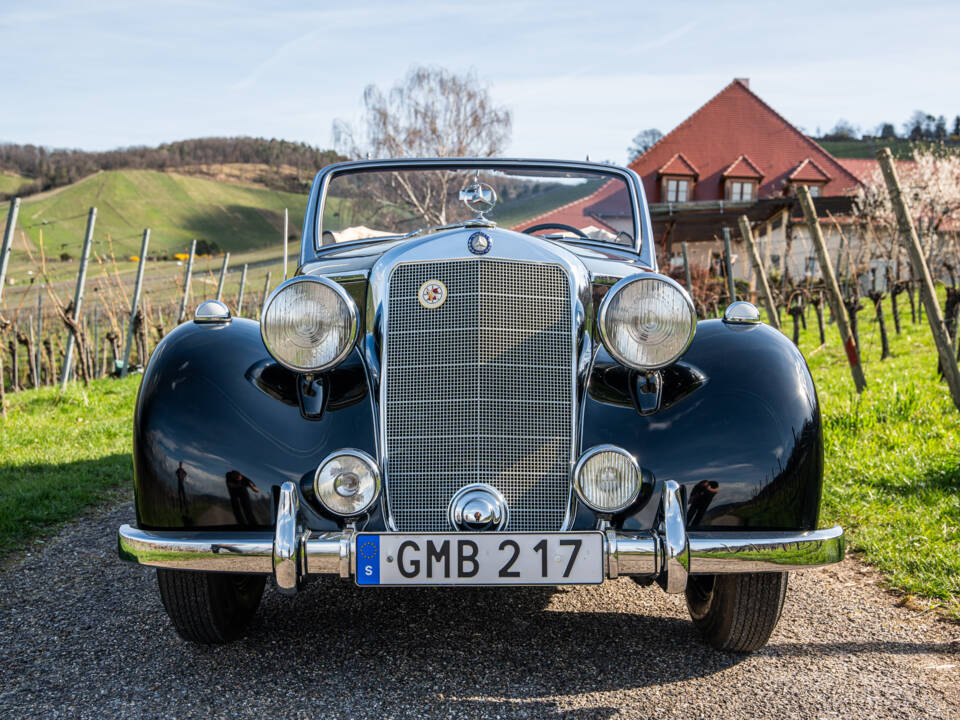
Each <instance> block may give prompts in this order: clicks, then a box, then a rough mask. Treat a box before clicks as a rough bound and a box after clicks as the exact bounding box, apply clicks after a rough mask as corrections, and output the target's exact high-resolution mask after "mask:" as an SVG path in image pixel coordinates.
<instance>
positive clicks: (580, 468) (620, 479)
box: [573, 445, 642, 513]
mask: <svg viewBox="0 0 960 720" xmlns="http://www.w3.org/2000/svg"><path fill="white" fill-rule="evenodd" d="M641 482H642V477H641V474H640V465H638V464H637V461H636V460H635V459H634V457H633V456H632V455H631V454H630V453H628V452H627V451H626V450H624V449H623V448H618V447H616V446H614V445H598V446H596V447H593V448H590V449H589V450H587V452H585V453H584V454H583V455H582V456H581V457H580V461H579V462H578V463H577V467H576V469H575V470H574V475H573V486H574V489H575V490H576V491H577V495H578V496H579V497H580V499H581V500H582V501H583V502H584V504H585V505H587V506H588V507H590V508H592V509H593V510H596V511H597V512H605V513H612V512H619V511H621V510H624V509H626V508H627V507H629V506H630V505H632V504H633V502H634V501H635V500H636V499H637V496H638V495H639V494H640V484H641Z"/></svg>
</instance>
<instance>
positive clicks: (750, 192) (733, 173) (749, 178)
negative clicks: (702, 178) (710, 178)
mask: <svg viewBox="0 0 960 720" xmlns="http://www.w3.org/2000/svg"><path fill="white" fill-rule="evenodd" d="M721 177H722V178H723V196H724V197H725V198H726V199H727V200H730V201H731V202H752V201H753V200H756V199H757V198H758V196H759V189H760V181H761V180H763V173H762V172H761V171H760V168H759V167H758V166H757V164H756V163H755V162H753V161H752V160H751V159H750V158H748V157H747V156H746V155H741V156H740V157H738V158H737V159H736V160H734V161H733V162H732V163H731V164H730V165H729V166H728V167H727V169H726V170H724V171H723V173H722V174H721Z"/></svg>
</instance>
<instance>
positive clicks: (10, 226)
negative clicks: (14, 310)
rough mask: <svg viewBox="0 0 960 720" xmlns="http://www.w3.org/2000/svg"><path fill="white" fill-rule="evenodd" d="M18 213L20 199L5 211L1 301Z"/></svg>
mask: <svg viewBox="0 0 960 720" xmlns="http://www.w3.org/2000/svg"><path fill="white" fill-rule="evenodd" d="M19 213H20V198H14V199H13V200H11V201H10V209H9V210H8V211H7V229H6V230H4V232H3V245H2V246H0V300H3V286H4V285H6V282H7V263H8V262H10V250H12V249H13V231H14V229H15V228H16V226H17V215H18V214H19Z"/></svg>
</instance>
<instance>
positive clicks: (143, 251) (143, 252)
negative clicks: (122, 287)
mask: <svg viewBox="0 0 960 720" xmlns="http://www.w3.org/2000/svg"><path fill="white" fill-rule="evenodd" d="M149 244H150V228H147V229H146V230H144V231H143V242H142V243H141V245H140V262H139V263H137V280H136V282H135V283H134V286H133V306H132V307H131V308H130V322H129V323H128V324H127V344H126V347H125V348H124V350H123V366H122V367H121V368H120V379H121V380H122V379H123V378H125V377H126V376H127V370H128V369H129V367H130V351H131V349H132V345H133V332H134V330H135V329H136V324H137V323H136V318H137V307H138V306H139V305H140V291H141V289H142V288H143V266H144V264H145V263H146V262H147V247H148V245H149ZM140 362H141V363H143V364H144V365H146V358H140Z"/></svg>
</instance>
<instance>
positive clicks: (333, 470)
mask: <svg viewBox="0 0 960 720" xmlns="http://www.w3.org/2000/svg"><path fill="white" fill-rule="evenodd" d="M380 486H381V482H380V467H379V466H378V465H377V461H376V460H374V459H373V458H372V457H370V456H369V455H367V453H365V452H363V451H362V450H352V449H346V450H337V451H336V452H335V453H333V454H331V455H328V456H327V457H326V458H325V459H324V461H323V462H322V463H320V466H319V467H318V468H317V473H316V475H315V476H314V479H313V492H314V494H315V495H316V496H317V500H319V501H320V504H321V505H323V506H324V507H325V508H326V509H327V510H329V511H330V512H331V513H333V514H334V515H339V516H340V517H356V516H357V515H362V514H364V513H365V512H367V511H368V510H369V509H370V508H371V507H373V504H374V503H375V502H376V501H377V498H379V497H380Z"/></svg>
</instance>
